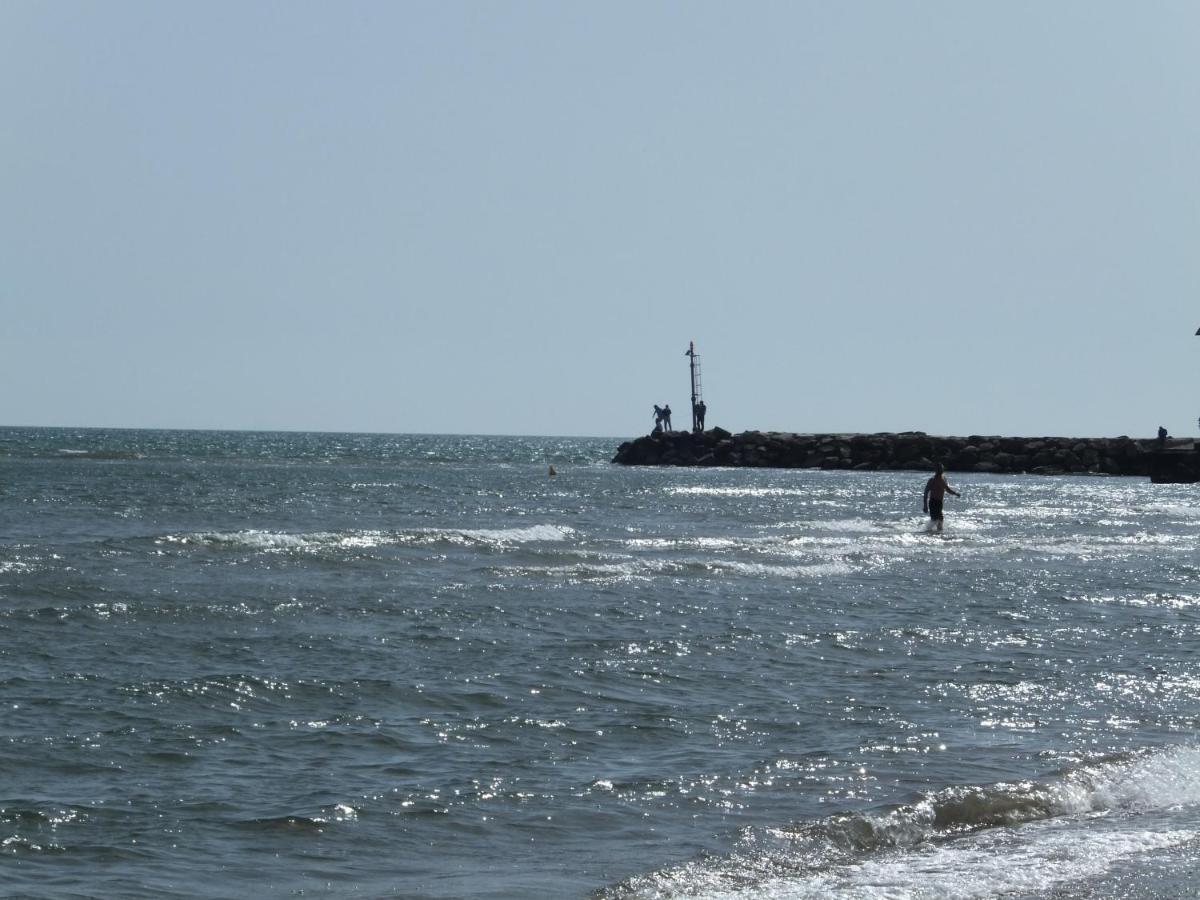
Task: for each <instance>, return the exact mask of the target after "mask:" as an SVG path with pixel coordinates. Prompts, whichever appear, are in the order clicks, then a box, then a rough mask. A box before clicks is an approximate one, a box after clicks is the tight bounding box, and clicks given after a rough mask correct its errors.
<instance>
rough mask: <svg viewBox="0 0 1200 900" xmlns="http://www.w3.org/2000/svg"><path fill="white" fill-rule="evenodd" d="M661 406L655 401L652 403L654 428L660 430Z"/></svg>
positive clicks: (661, 419)
mask: <svg viewBox="0 0 1200 900" xmlns="http://www.w3.org/2000/svg"><path fill="white" fill-rule="evenodd" d="M662 421H663V408H662V407H661V406H659V405H658V404H657V403H655V404H654V430H655V431H662Z"/></svg>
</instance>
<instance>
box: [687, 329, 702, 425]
mask: <svg viewBox="0 0 1200 900" xmlns="http://www.w3.org/2000/svg"><path fill="white" fill-rule="evenodd" d="M684 356H686V357H688V369H689V370H690V372H691V375H692V431H699V430H700V418H699V416H698V415H697V413H696V404H697V403H699V402H700V401H701V400H702V399H703V388H702V387H701V385H700V355H699V354H698V353H697V352H696V342H695V341H688V348H687V352H686V353H684Z"/></svg>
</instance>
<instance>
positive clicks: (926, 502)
mask: <svg viewBox="0 0 1200 900" xmlns="http://www.w3.org/2000/svg"><path fill="white" fill-rule="evenodd" d="M947 491H949V492H950V493H951V494H953V495H954V496H955V497H961V496H962V494H960V493H959V492H958V491H956V490H955V489H954V488H952V487H950V485H949V484H947V483H946V467H945V466H943V465H942V464H941V463H938V464H937V468H936V469H935V470H934V472H933V477H932V478H930V479H929V480H928V481H927V482H925V494H924V495H923V496H922V498H921V508H922V509H923V510H924V511H925V512H927V513H929V528H930V530H931V531H932V530H935V529H936V530H937V531H938V532H939V533H940V532H941V530H942V524H943V518H944V517H943V515H942V501H943V500H945V499H946V492H947Z"/></svg>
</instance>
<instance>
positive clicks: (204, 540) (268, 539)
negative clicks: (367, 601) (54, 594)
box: [154, 525, 575, 553]
mask: <svg viewBox="0 0 1200 900" xmlns="http://www.w3.org/2000/svg"><path fill="white" fill-rule="evenodd" d="M574 533H575V530H574V529H573V528H569V527H567V526H560V525H530V526H527V527H524V528H493V529H488V528H415V529H409V530H402V531H372V530H365V531H358V530H355V531H317V532H299V533H297V532H279V531H260V530H258V529H253V528H251V529H245V530H242V531H225V532H221V531H209V532H192V533H188V534H167V535H162V536H161V537H157V538H154V543H156V544H159V545H170V546H177V547H187V546H189V545H192V546H202V547H208V548H211V549H233V550H252V551H258V552H263V553H286V552H295V551H300V552H304V551H316V550H322V549H345V550H362V549H371V548H374V547H380V546H383V545H388V544H437V543H450V544H477V545H490V546H504V545H508V544H526V543H537V542H546V541H564V540H566V539H567V538H568V537H570V536H571V535H573V534H574Z"/></svg>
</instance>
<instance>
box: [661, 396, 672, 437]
mask: <svg viewBox="0 0 1200 900" xmlns="http://www.w3.org/2000/svg"><path fill="white" fill-rule="evenodd" d="M662 420H663V431H670V430H671V404H670V403H668V404H667V405H666V406H664V407H663V411H662Z"/></svg>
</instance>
